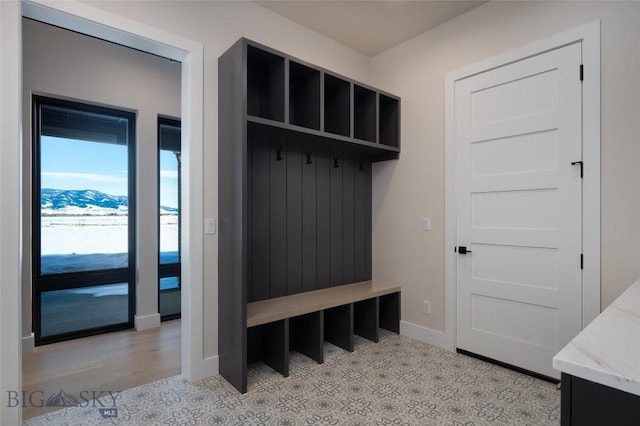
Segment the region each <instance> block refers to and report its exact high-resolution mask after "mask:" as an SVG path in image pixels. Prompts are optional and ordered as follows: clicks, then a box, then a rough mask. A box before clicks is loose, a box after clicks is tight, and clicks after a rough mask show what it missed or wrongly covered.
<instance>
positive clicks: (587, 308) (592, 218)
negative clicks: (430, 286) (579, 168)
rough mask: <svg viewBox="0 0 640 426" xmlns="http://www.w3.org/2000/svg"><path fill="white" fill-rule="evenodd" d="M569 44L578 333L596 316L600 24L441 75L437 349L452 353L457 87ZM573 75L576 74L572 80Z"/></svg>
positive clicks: (598, 310)
mask: <svg viewBox="0 0 640 426" xmlns="http://www.w3.org/2000/svg"><path fill="white" fill-rule="evenodd" d="M574 43H582V63H583V64H584V70H585V73H584V80H583V82H582V134H583V138H582V161H584V164H585V167H584V179H583V181H582V188H583V196H582V216H583V218H582V220H583V225H582V250H583V255H584V269H583V274H582V328H584V327H586V326H587V324H589V323H590V322H591V321H592V320H593V319H594V318H595V317H596V316H598V314H599V313H600V21H595V22H592V23H589V24H586V25H583V26H581V27H578V28H574V29H572V30H569V31H566V32H563V33H561V34H557V35H554V36H551V37H548V38H545V39H543V40H541V41H538V42H536V43H533V44H530V45H527V46H524V47H521V48H517V49H514V50H510V51H508V52H505V53H503V54H500V55H498V56H495V57H492V58H489V59H487V60H484V61H481V62H478V63H475V64H471V65H468V66H465V67H463V68H460V69H457V70H454V71H451V72H449V73H447V74H446V75H445V82H444V84H445V85H444V89H445V243H444V250H445V332H444V341H443V342H442V343H443V345H444V346H445V347H446V348H447V349H449V350H451V351H455V349H456V318H457V317H456V315H457V312H456V310H457V302H456V300H457V298H456V286H457V284H456V283H457V276H456V266H457V257H456V253H455V252H454V248H455V246H456V237H457V233H456V231H457V230H456V223H457V211H456V208H457V206H456V193H457V185H456V161H457V159H456V149H455V146H456V127H455V125H456V123H455V84H456V82H457V81H460V80H463V79H465V78H468V77H471V76H474V75H476V74H479V73H482V72H485V71H489V70H492V69H495V68H498V67H501V66H504V65H508V64H511V63H514V62H517V61H520V60H522V59H526V58H529V57H532V56H536V55H539V54H541V53H545V52H548V51H550V50H555V49H557V48H560V47H563V46H567V45H570V44H574ZM578 72H579V70H577V69H576V78H577V77H578Z"/></svg>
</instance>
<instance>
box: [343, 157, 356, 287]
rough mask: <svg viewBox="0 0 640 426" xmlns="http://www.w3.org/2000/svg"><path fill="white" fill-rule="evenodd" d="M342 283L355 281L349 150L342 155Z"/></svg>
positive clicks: (352, 165) (352, 173) (352, 163)
mask: <svg viewBox="0 0 640 426" xmlns="http://www.w3.org/2000/svg"><path fill="white" fill-rule="evenodd" d="M342 159H343V160H342V283H352V282H354V280H355V270H354V268H355V265H354V261H355V253H354V250H355V223H354V219H355V216H354V215H355V202H354V195H355V173H356V166H355V157H354V152H353V150H352V149H350V148H344V149H343V153H342Z"/></svg>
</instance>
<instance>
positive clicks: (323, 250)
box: [316, 138, 333, 288]
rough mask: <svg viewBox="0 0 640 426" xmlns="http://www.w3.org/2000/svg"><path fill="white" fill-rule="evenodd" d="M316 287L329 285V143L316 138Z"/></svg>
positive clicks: (330, 161) (330, 164) (330, 162)
mask: <svg viewBox="0 0 640 426" xmlns="http://www.w3.org/2000/svg"><path fill="white" fill-rule="evenodd" d="M316 152H317V156H316V158H317V161H316V163H317V167H316V170H317V178H316V191H317V196H316V204H317V227H316V229H317V244H316V247H317V249H318V252H317V258H316V259H317V264H316V271H317V277H318V279H317V287H318V288H326V287H330V286H331V256H330V253H331V170H333V169H332V167H333V162H332V160H331V143H330V142H329V141H328V140H327V139H323V138H316Z"/></svg>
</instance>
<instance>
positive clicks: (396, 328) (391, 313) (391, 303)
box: [379, 293, 400, 334]
mask: <svg viewBox="0 0 640 426" xmlns="http://www.w3.org/2000/svg"><path fill="white" fill-rule="evenodd" d="M379 299H380V328H384V329H385V330H389V331H391V332H394V333H396V334H400V293H391V294H385V295H384V296H380V297H379Z"/></svg>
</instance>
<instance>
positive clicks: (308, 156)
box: [307, 152, 313, 164]
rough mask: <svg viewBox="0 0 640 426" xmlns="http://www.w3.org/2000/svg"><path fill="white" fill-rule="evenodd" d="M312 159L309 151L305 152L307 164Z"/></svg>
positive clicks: (310, 162)
mask: <svg viewBox="0 0 640 426" xmlns="http://www.w3.org/2000/svg"><path fill="white" fill-rule="evenodd" d="M312 163H313V161H311V153H310V152H307V164H312Z"/></svg>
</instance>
